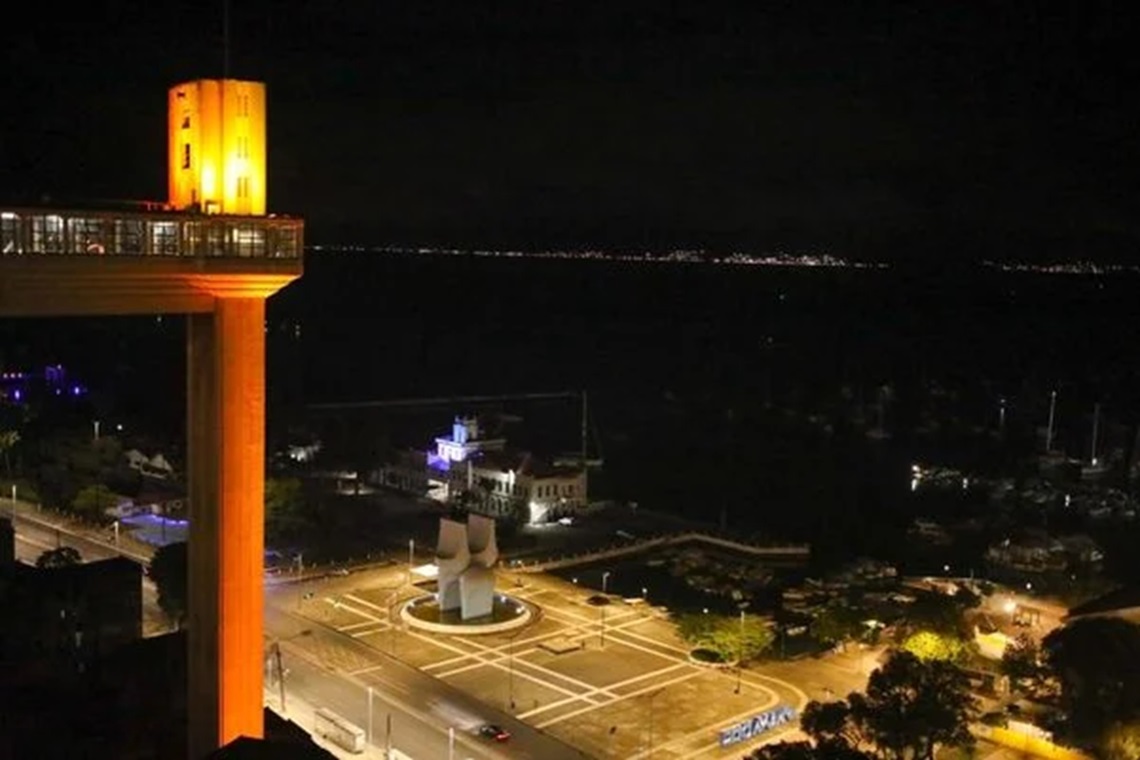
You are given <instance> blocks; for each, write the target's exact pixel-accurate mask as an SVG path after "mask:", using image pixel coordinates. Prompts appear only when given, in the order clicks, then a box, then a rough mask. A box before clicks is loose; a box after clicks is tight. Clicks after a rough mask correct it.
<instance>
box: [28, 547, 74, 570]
mask: <svg viewBox="0 0 1140 760" xmlns="http://www.w3.org/2000/svg"><path fill="white" fill-rule="evenodd" d="M81 562H83V557H81V556H80V554H79V550H78V549H75V548H73V547H71V546H60V547H59V548H57V549H48V550H47V551H46V552H44V553H43V554H41V555H40V556H39V557H37V558H36V567H71V566H72V565H78V564H80V563H81Z"/></svg>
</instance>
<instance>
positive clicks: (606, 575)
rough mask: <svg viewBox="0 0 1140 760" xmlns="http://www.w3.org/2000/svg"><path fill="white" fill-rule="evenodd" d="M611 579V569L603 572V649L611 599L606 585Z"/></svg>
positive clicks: (603, 647)
mask: <svg viewBox="0 0 1140 760" xmlns="http://www.w3.org/2000/svg"><path fill="white" fill-rule="evenodd" d="M609 579H610V571H609V570H606V571H605V572H604V573H602V596H604V597H605V599H604V601H603V603H602V649H605V648H606V607H607V606H609V603H610V599H609V597H608V596H606V587H607V584H608V582H609Z"/></svg>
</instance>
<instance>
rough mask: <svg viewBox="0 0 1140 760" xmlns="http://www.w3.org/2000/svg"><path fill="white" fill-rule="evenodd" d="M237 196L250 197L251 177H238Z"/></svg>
mask: <svg viewBox="0 0 1140 760" xmlns="http://www.w3.org/2000/svg"><path fill="white" fill-rule="evenodd" d="M237 197H239V198H248V197H249V177H238V181H237Z"/></svg>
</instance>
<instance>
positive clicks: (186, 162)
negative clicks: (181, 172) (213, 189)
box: [182, 143, 190, 169]
mask: <svg viewBox="0 0 1140 760" xmlns="http://www.w3.org/2000/svg"><path fill="white" fill-rule="evenodd" d="M182 168H183V169H189V168H190V143H182Z"/></svg>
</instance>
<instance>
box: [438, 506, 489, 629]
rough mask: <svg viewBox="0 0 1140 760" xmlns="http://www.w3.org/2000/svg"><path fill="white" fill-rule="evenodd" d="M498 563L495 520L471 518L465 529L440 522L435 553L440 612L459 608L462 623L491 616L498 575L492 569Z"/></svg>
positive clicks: (471, 516) (445, 521)
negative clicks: (437, 569)
mask: <svg viewBox="0 0 1140 760" xmlns="http://www.w3.org/2000/svg"><path fill="white" fill-rule="evenodd" d="M498 560H499V548H498V546H497V545H496V544H495V521H494V520H492V519H491V518H489V517H483V516H482V515H468V516H467V524H466V525H464V524H463V523H461V522H455V521H454V520H448V519H447V518H441V519H440V521H439V544H438V546H437V548H436V552H435V562H436V566H437V567H438V568H439V610H440V612H447V611H448V610H454V609H457V608H458V609H459V617H460V618H461V619H463V620H470V619H472V618H478V617H484V616H486V615H490V614H491V606H492V603H493V601H494V597H495V574H494V571H492V569H491V568H492V567H494V565H495V563H496V562H497V561H498Z"/></svg>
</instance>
